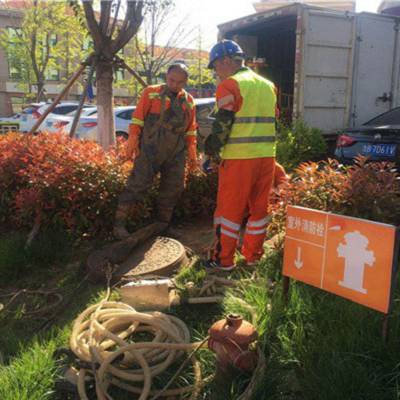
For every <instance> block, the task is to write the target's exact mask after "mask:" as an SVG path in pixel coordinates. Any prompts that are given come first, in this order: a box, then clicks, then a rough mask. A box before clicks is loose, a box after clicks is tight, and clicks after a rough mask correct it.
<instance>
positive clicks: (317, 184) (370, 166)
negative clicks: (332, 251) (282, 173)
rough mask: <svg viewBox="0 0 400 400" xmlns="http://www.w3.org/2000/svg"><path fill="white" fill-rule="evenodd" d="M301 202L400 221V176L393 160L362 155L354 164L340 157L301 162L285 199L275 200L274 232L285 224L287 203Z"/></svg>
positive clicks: (392, 221)
mask: <svg viewBox="0 0 400 400" xmlns="http://www.w3.org/2000/svg"><path fill="white" fill-rule="evenodd" d="M288 205H297V206H303V207H308V208H313V209H317V210H322V211H330V212H333V213H337V214H344V215H349V216H353V217H358V218H365V219H370V220H373V221H378V222H386V223H390V224H393V225H396V226H397V225H399V224H400V176H399V174H398V172H397V171H396V169H395V168H394V164H393V163H388V162H378V163H376V162H367V159H366V158H363V157H359V158H357V160H356V163H355V164H354V165H353V166H350V167H345V166H343V165H340V164H339V163H338V161H336V160H327V161H322V162H319V163H314V162H308V163H303V164H301V165H300V166H299V167H298V168H297V169H296V170H295V171H294V173H293V176H292V178H291V180H290V182H289V183H288V184H287V185H286V187H285V188H284V189H283V191H282V194H281V200H280V201H279V202H276V203H274V204H271V206H270V211H271V213H272V216H273V218H272V223H271V224H270V226H269V232H270V234H271V235H273V234H276V233H278V232H280V231H282V230H284V227H285V221H286V207H287V206H288Z"/></svg>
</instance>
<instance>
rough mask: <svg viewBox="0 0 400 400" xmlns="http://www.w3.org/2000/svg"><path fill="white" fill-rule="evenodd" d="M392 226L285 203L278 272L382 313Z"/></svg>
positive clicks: (390, 265) (390, 270) (385, 302)
mask: <svg viewBox="0 0 400 400" xmlns="http://www.w3.org/2000/svg"><path fill="white" fill-rule="evenodd" d="M395 244H396V227H394V226H392V225H387V224H381V223H378V222H372V221H368V220H363V219H358V218H352V217H345V216H342V215H336V214H331V213H326V212H323V211H317V210H311V209H308V208H302V207H294V206H289V207H288V210H287V220H286V238H285V249H284V258H283V274H284V275H285V276H288V277H290V278H294V279H297V280H299V281H302V282H305V283H308V284H310V285H313V286H316V287H319V288H320V289H323V290H326V291H328V292H331V293H335V294H337V295H339V296H341V297H345V298H347V299H349V300H352V301H354V302H357V303H360V304H363V305H365V306H367V307H370V308H373V309H375V310H378V311H381V312H383V313H387V312H388V311H389V307H390V298H391V290H392V276H393V270H394V262H393V260H394V254H395Z"/></svg>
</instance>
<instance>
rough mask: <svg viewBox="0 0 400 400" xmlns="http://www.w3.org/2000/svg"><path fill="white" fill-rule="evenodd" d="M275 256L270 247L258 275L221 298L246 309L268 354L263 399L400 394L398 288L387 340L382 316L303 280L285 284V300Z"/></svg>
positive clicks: (354, 399) (390, 397)
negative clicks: (253, 317)
mask: <svg viewBox="0 0 400 400" xmlns="http://www.w3.org/2000/svg"><path fill="white" fill-rule="evenodd" d="M280 270H281V256H280V254H279V253H278V252H273V251H271V252H270V253H269V257H268V258H267V260H265V261H263V262H261V263H260V265H259V266H258V271H257V276H258V277H259V278H260V279H258V280H257V279H255V280H254V281H252V282H250V283H248V284H247V285H245V284H244V285H242V287H241V289H240V290H239V293H235V292H232V293H230V295H229V296H228V297H227V299H226V301H225V311H226V312H232V311H234V312H238V311H239V312H242V313H243V314H244V315H246V317H247V318H250V317H251V315H250V314H249V313H248V311H246V307H243V301H245V302H246V303H247V304H248V305H249V306H251V307H252V308H253V309H254V310H256V314H257V318H256V321H255V324H256V326H257V329H258V332H259V333H260V342H261V344H262V346H263V347H264V350H265V354H266V356H267V357H268V361H267V364H268V367H267V372H266V376H265V378H264V382H263V384H262V386H263V390H262V393H261V394H260V395H259V396H260V397H259V398H260V400H261V399H279V400H284V399H285V400H286V399H305V400H314V399H315V400H343V399H346V400H347V399H349V400H350V399H351V400H369V399H370V400H373V399H380V400H395V399H399V398H400V391H399V388H398V386H399V378H400V363H399V361H400V356H399V355H400V343H399V341H398V338H397V332H398V331H399V328H400V326H399V325H400V318H399V316H400V315H399V314H400V307H399V305H398V304H399V293H398V292H397V294H396V296H395V306H394V310H393V313H392V317H391V322H390V324H391V325H390V333H391V336H390V337H389V341H388V343H387V344H384V343H383V340H382V336H381V328H382V315H381V314H379V313H377V312H375V311H373V310H369V309H367V308H365V307H362V306H360V305H357V304H354V303H351V302H349V301H347V300H345V299H341V298H339V297H337V296H334V295H332V294H328V293H325V292H323V291H321V290H318V289H315V288H312V287H310V286H307V285H305V284H302V283H296V282H293V281H292V283H291V288H290V292H289V299H288V303H287V304H285V302H284V301H283V297H282V288H281V282H280V280H279V281H278V282H279V283H278V284H277V285H276V287H275V288H274V290H270V289H269V288H268V287H267V285H266V279H267V278H271V277H275V278H278V279H279V276H280V272H279V271H280Z"/></svg>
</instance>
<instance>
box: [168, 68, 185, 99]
mask: <svg viewBox="0 0 400 400" xmlns="http://www.w3.org/2000/svg"><path fill="white" fill-rule="evenodd" d="M188 78H189V72H188V69H187V67H186V65H185V64H183V63H175V64H171V65H170V66H169V67H168V71H167V78H166V81H167V86H168V89H169V90H170V91H171V92H173V93H178V92H180V91H181V90H182V89H183V88H184V87H185V86H186V84H187V81H188Z"/></svg>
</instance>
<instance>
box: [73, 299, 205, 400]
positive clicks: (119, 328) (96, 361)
mask: <svg viewBox="0 0 400 400" xmlns="http://www.w3.org/2000/svg"><path fill="white" fill-rule="evenodd" d="M135 333H139V334H146V336H149V341H140V342H132V338H131V337H132V335H133V334H135ZM70 347H71V350H72V351H73V352H74V353H75V355H76V356H77V357H78V358H79V359H80V360H82V361H85V362H88V363H91V364H92V366H93V371H89V370H84V369H81V370H80V372H79V375H78V393H79V396H80V397H81V399H83V400H87V395H86V390H85V377H86V376H87V374H88V373H91V374H93V375H94V377H95V382H96V394H97V398H98V399H99V400H113V398H112V397H111V396H110V395H109V393H108V389H109V386H110V385H113V386H118V387H120V388H122V389H125V390H127V391H129V392H132V393H136V394H139V395H140V397H139V400H146V399H148V398H149V396H153V395H155V396H157V393H158V392H159V390H155V389H152V382H153V378H154V377H155V376H157V375H160V374H162V373H163V372H164V371H166V370H167V369H168V368H169V367H170V366H171V365H172V364H173V363H174V362H175V361H176V360H178V359H179V358H181V357H182V355H183V354H184V352H188V351H191V350H193V349H195V348H196V347H199V343H190V334H189V330H188V328H187V326H186V325H185V323H184V322H183V321H181V320H180V319H178V318H176V317H174V316H172V315H167V314H163V313H161V312H151V313H144V312H138V311H136V310H135V309H134V308H133V307H131V306H129V305H127V304H124V303H120V302H114V301H106V300H103V301H101V302H100V303H99V304H95V305H93V306H90V307H88V308H87V309H86V310H85V311H83V312H82V313H81V314H80V315H79V316H78V318H77V319H76V320H75V322H74V326H73V329H72V334H71V338H70ZM192 363H193V366H194V370H195V385H194V386H193V385H191V386H187V387H183V388H177V389H168V390H165V391H163V396H171V395H180V394H183V393H188V392H192V393H193V395H192V396H191V399H195V398H196V397H197V394H198V392H199V387H200V386H201V371H200V368H199V364H198V362H197V361H196V360H195V359H194V357H192ZM97 365H99V367H98V368H95V366H97ZM178 372H179V371H178ZM138 382H140V383H141V386H135V385H134V383H138Z"/></svg>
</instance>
